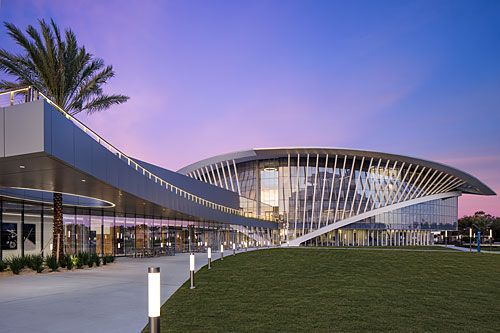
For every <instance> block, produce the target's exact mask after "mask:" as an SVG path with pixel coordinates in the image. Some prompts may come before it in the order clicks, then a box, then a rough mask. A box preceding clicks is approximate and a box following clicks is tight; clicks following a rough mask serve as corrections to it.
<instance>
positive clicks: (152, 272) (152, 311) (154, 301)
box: [148, 267, 161, 333]
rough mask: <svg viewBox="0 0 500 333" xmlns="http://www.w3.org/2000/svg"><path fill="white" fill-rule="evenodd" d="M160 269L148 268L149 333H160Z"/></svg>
mask: <svg viewBox="0 0 500 333" xmlns="http://www.w3.org/2000/svg"><path fill="white" fill-rule="evenodd" d="M160 286H161V283H160V267H149V268H148V317H149V333H160V305H161V304H160V299H161V291H160Z"/></svg>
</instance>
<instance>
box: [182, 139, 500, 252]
mask: <svg viewBox="0 0 500 333" xmlns="http://www.w3.org/2000/svg"><path fill="white" fill-rule="evenodd" d="M178 172H179V173H182V174H185V175H187V176H189V177H191V178H193V179H196V180H199V181H202V182H205V183H209V184H212V185H215V186H218V187H220V188H223V189H227V190H230V191H233V192H236V193H238V195H239V196H240V205H241V207H242V210H243V212H244V213H245V214H246V215H247V216H255V217H261V218H266V219H272V220H275V221H277V222H278V224H279V236H278V238H275V239H274V242H279V243H281V244H288V245H290V246H297V245H335V246H353V245H356V246H381V245H384V246H386V245H389V246H391V245H396V246H399V245H428V244H431V243H432V242H433V238H432V237H431V232H433V231H442V230H449V231H452V230H457V218H458V217H457V215H458V197H459V196H460V195H462V193H467V194H475V195H495V192H493V191H492V190H491V189H490V188H489V187H488V186H486V185H485V184H483V183H482V182H481V181H479V180H478V179H476V178H474V177H473V176H471V175H469V174H467V173H465V172H463V171H460V170H457V169H455V168H452V167H449V166H446V165H443V164H440V163H436V162H431V161H427V160H423V159H419V158H413V157H408V156H402V155H395V154H388V153H382V152H373V151H364V150H353V149H340V148H265V149H252V150H247V151H240V152H235V153H230V154H225V155H220V156H215V157H212V158H208V159H205V160H202V161H199V162H197V163H194V164H191V165H189V166H187V167H185V168H182V169H181V170H179V171H178Z"/></svg>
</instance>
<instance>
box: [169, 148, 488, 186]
mask: <svg viewBox="0 0 500 333" xmlns="http://www.w3.org/2000/svg"><path fill="white" fill-rule="evenodd" d="M299 153H300V154H304V153H308V154H338V155H356V156H364V157H375V158H382V159H389V160H397V161H401V162H406V163H413V164H418V165H421V166H425V167H428V168H432V169H437V170H439V171H442V172H446V173H448V174H450V175H452V176H455V177H457V178H460V179H462V180H463V181H465V182H466V183H467V184H468V185H469V186H471V187H472V188H463V189H460V190H461V191H462V192H464V193H470V194H479V195H496V193H495V192H494V191H493V190H492V189H491V188H490V187H488V186H487V185H486V184H484V183H483V182H481V181H480V180H479V179H477V178H476V177H474V176H472V175H470V174H468V173H467V172H464V171H461V170H458V169H456V168H453V167H450V166H447V165H445V164H442V163H438V162H433V161H429V160H425V159H422V158H417V157H411V156H405V155H398V154H390V153H383V152H379V151H371V150H360V149H351V148H333V147H332V148H330V147H275V148H254V149H249V150H240V151H235V152H230V153H226V154H222V155H217V156H213V157H209V158H206V159H203V160H201V161H198V162H195V163H192V164H190V165H187V166H185V167H184V168H181V169H179V170H178V171H177V172H179V173H182V174H187V173H189V172H191V171H194V170H196V169H199V168H201V167H205V166H209V165H210V164H215V163H220V162H223V161H227V160H229V161H231V160H234V161H235V162H236V163H241V162H247V161H251V160H262V159H270V158H277V157H283V156H287V155H288V154H294V155H297V154H299Z"/></svg>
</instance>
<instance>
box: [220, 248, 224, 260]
mask: <svg viewBox="0 0 500 333" xmlns="http://www.w3.org/2000/svg"><path fill="white" fill-rule="evenodd" d="M220 260H224V244H221V245H220Z"/></svg>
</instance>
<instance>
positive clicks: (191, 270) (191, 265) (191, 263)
mask: <svg viewBox="0 0 500 333" xmlns="http://www.w3.org/2000/svg"><path fill="white" fill-rule="evenodd" d="M189 277H190V278H191V287H190V288H189V289H194V288H195V286H194V253H191V254H190V255H189Z"/></svg>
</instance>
